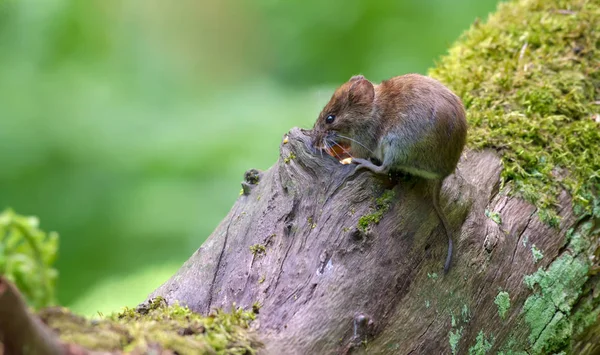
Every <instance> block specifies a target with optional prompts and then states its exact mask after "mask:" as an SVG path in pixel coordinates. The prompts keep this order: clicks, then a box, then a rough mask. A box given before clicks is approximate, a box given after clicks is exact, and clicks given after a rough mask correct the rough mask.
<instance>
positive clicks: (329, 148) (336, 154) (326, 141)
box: [325, 139, 342, 160]
mask: <svg viewBox="0 0 600 355" xmlns="http://www.w3.org/2000/svg"><path fill="white" fill-rule="evenodd" d="M325 145H326V146H327V150H329V151H332V152H333V154H335V157H336V158H337V159H338V160H342V158H341V157H340V156H339V155H338V153H336V151H335V150H333V149H332V148H331V145H330V144H329V140H328V139H325Z"/></svg>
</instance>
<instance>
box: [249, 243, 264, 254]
mask: <svg viewBox="0 0 600 355" xmlns="http://www.w3.org/2000/svg"><path fill="white" fill-rule="evenodd" d="M250 251H251V252H252V254H254V256H257V255H260V254H264V253H266V252H267V247H266V246H264V245H263V244H254V245H251V246H250Z"/></svg>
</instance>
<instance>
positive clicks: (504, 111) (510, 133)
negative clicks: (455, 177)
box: [430, 0, 600, 226]
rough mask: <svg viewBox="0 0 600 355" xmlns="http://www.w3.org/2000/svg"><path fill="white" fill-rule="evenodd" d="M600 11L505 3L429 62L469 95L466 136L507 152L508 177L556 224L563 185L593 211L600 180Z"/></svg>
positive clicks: (579, 205)
mask: <svg viewBox="0 0 600 355" xmlns="http://www.w3.org/2000/svg"><path fill="white" fill-rule="evenodd" d="M565 10H567V11H565ZM599 13H600V3H599V2H597V1H585V0H572V1H571V0H569V1H568V0H523V1H520V2H514V1H511V2H507V3H501V4H500V5H499V7H498V10H497V12H496V13H495V14H493V15H492V16H490V18H489V20H488V21H487V23H484V24H482V23H477V24H474V25H473V26H472V28H471V29H470V30H469V31H467V32H466V33H465V34H464V35H463V36H462V37H461V38H460V39H459V41H458V43H457V45H455V46H454V47H453V48H452V49H451V50H450V53H449V55H447V56H446V57H444V58H443V59H442V60H441V61H440V63H438V65H437V67H436V68H435V69H432V70H431V71H430V75H431V76H433V77H435V78H437V79H439V80H440V81H442V82H444V83H445V84H447V85H448V86H449V87H450V88H451V89H452V90H453V91H455V92H456V93H457V94H458V95H459V96H460V97H462V99H463V102H464V104H465V107H466V110H467V116H468V121H469V126H470V133H469V137H468V146H469V147H470V148H474V149H483V148H488V149H489V148H491V149H495V150H497V151H498V152H499V153H501V154H500V155H501V157H502V161H503V165H504V168H503V171H502V186H507V185H511V186H512V188H511V189H510V191H511V193H512V194H516V195H518V196H521V197H523V198H525V199H526V200H528V201H529V202H531V203H533V204H535V205H536V207H538V214H539V216H540V218H541V219H542V220H543V221H545V222H547V223H548V224H550V225H554V226H556V225H558V222H559V219H558V217H557V214H556V203H557V196H558V195H559V192H560V191H561V189H563V188H566V189H567V190H568V192H569V193H570V194H571V196H572V197H573V201H574V205H575V208H576V211H577V213H578V214H581V213H590V212H591V208H592V200H593V196H594V194H593V193H592V191H593V189H594V186H598V185H599V184H600V174H599V173H598V171H600V154H597V153H596V151H597V147H598V146H600V128H599V124H598V123H597V122H595V120H594V119H592V118H593V114H594V113H597V112H598V106H597V105H596V104H595V101H596V100H597V95H598V94H597V88H598V87H600V71H599V70H597V61H598V57H599V56H600V47H598V45H597V44H598V43H599V41H600V31H597V28H598V27H599V26H600V24H599V21H598V18H599ZM523 14H527V16H526V17H524V16H523Z"/></svg>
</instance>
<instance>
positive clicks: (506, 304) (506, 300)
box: [494, 291, 510, 319]
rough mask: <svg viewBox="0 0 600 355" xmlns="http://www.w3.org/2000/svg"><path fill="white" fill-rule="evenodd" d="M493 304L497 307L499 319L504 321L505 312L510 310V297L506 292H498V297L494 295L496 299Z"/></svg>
mask: <svg viewBox="0 0 600 355" xmlns="http://www.w3.org/2000/svg"><path fill="white" fill-rule="evenodd" d="M494 303H495V304H496V306H498V314H499V315H500V318H502V319H504V317H505V316H506V312H507V311H508V309H509V308H510V295H509V294H508V292H506V291H501V292H498V295H496V298H495V299H494Z"/></svg>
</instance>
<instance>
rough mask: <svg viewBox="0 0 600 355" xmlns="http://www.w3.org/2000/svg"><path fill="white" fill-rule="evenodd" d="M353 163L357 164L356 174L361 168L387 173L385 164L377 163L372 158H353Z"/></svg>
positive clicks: (376, 172)
mask: <svg viewBox="0 0 600 355" xmlns="http://www.w3.org/2000/svg"><path fill="white" fill-rule="evenodd" d="M352 163H354V164H356V168H355V169H354V174H356V173H357V172H358V171H359V170H361V169H366V170H370V171H371V172H373V173H375V174H387V172H386V171H385V169H384V168H383V166H380V165H375V164H373V163H372V162H371V161H370V160H367V159H361V158H352Z"/></svg>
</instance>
